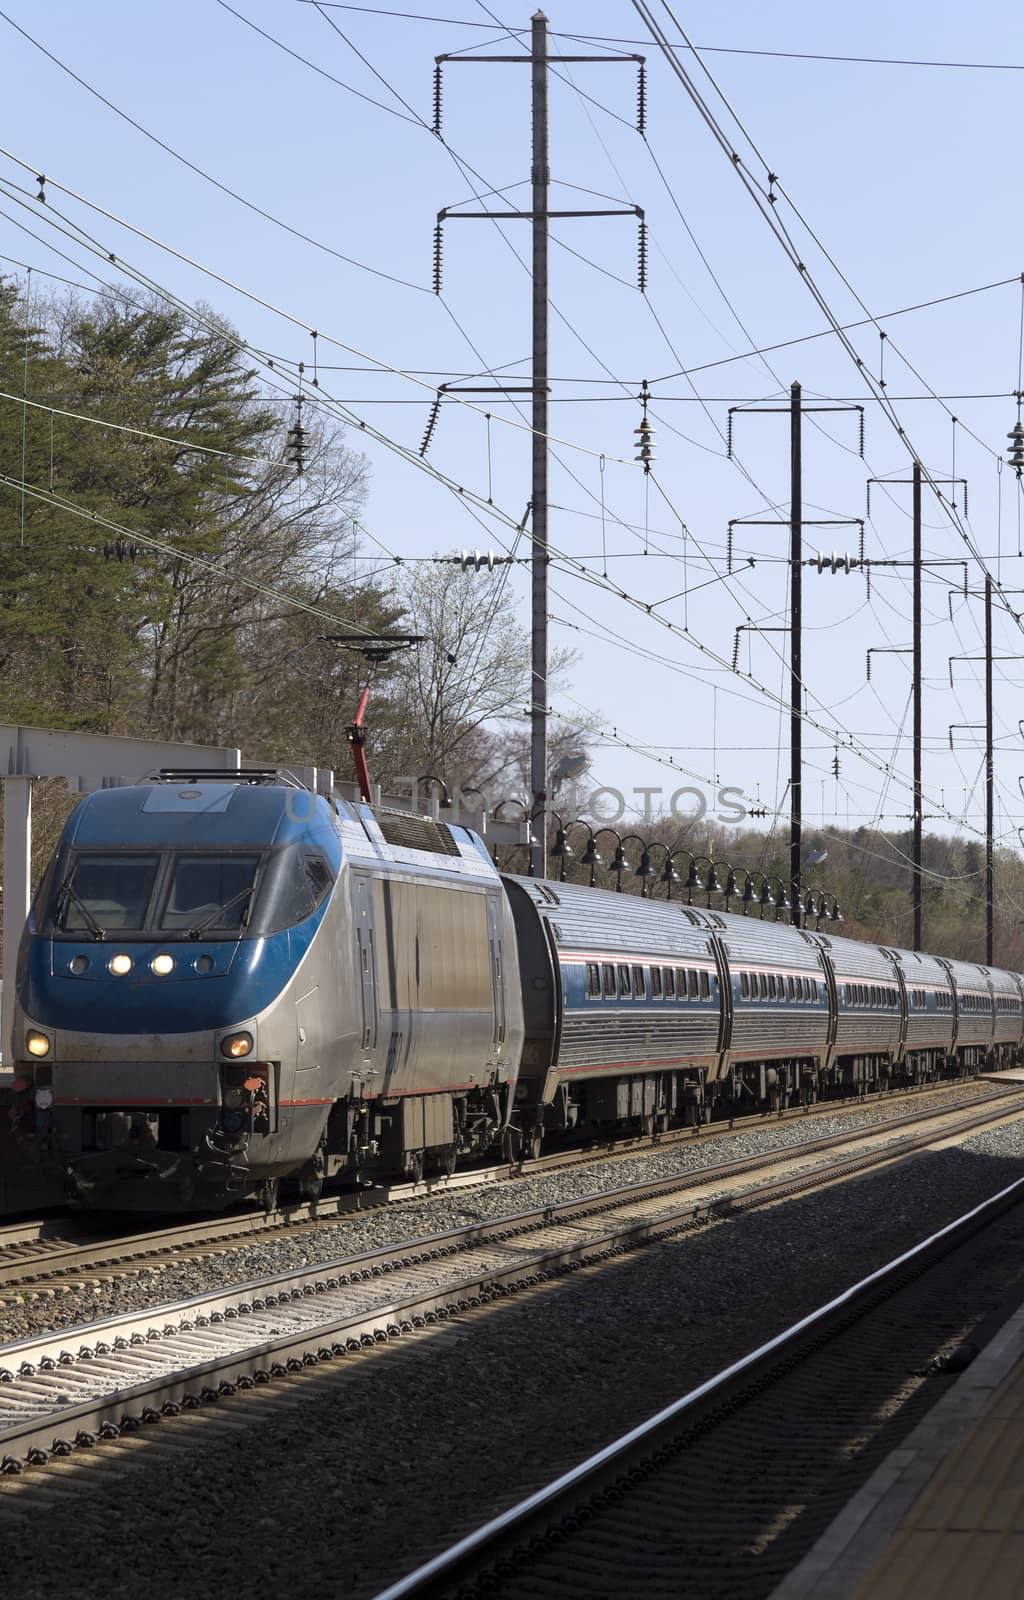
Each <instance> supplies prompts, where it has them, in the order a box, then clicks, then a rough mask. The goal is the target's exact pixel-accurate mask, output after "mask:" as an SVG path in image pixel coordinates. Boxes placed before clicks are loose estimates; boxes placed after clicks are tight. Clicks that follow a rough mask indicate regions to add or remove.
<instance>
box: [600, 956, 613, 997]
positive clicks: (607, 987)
mask: <svg viewBox="0 0 1024 1600" xmlns="http://www.w3.org/2000/svg"><path fill="white" fill-rule="evenodd" d="M601 972H602V975H603V978H604V992H605V995H606V996H608V997H610V998H612V999H614V997H615V968H614V967H613V966H612V963H611V962H610V961H606V962H605V963H604V965H603V967H602V968H601Z"/></svg>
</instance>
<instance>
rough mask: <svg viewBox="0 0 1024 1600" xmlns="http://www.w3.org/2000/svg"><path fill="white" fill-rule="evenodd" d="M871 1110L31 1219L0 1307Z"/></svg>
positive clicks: (13, 1252) (6, 1272)
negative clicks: (233, 1209) (358, 1219)
mask: <svg viewBox="0 0 1024 1600" xmlns="http://www.w3.org/2000/svg"><path fill="white" fill-rule="evenodd" d="M925 1092H932V1093H934V1092H936V1090H935V1086H934V1085H921V1086H918V1087H915V1088H914V1089H909V1090H900V1091H897V1092H895V1093H894V1094H893V1096H892V1099H893V1101H894V1102H895V1103H897V1104H901V1103H903V1101H904V1100H906V1099H913V1098H914V1097H915V1096H919V1095H920V1094H922V1093H925ZM1019 1092H1020V1091H1019V1090H1015V1089H1013V1088H1009V1089H999V1088H996V1087H992V1088H989V1089H988V1090H986V1091H983V1092H981V1093H979V1094H978V1095H977V1096H976V1097H975V1098H974V1099H971V1100H968V1101H962V1102H960V1105H959V1107H958V1108H957V1109H969V1108H971V1107H973V1106H976V1105H983V1104H988V1103H991V1102H992V1101H994V1100H996V1099H998V1098H1001V1097H1004V1096H1012V1095H1013V1094H1014V1093H1019ZM864 1105H865V1102H864V1101H863V1100H860V1099H854V1100H849V1101H843V1102H839V1103H835V1102H822V1103H820V1104H819V1105H817V1106H814V1107H808V1106H797V1107H792V1108H789V1109H787V1110H785V1111H782V1112H776V1113H772V1114H770V1115H766V1116H761V1115H758V1116H754V1117H746V1116H744V1117H742V1118H738V1119H736V1121H735V1122H728V1123H720V1124H712V1125H710V1126H706V1127H704V1128H698V1129H694V1128H679V1129H671V1130H670V1131H669V1132H667V1133H664V1134H660V1135H658V1136H657V1137H656V1138H655V1139H654V1140H652V1139H651V1138H650V1137H643V1138H641V1137H637V1136H631V1137H627V1138H624V1139H618V1140H615V1141H614V1142H610V1143H608V1144H592V1145H590V1146H588V1147H587V1148H585V1149H579V1148H577V1149H571V1150H563V1151H556V1152H554V1153H552V1154H551V1155H547V1156H541V1157H539V1158H538V1159H536V1160H534V1161H530V1162H526V1163H523V1164H522V1165H521V1166H515V1167H509V1166H508V1165H500V1166H493V1167H481V1168H475V1169H471V1170H470V1171H467V1172H461V1173H455V1174H453V1175H451V1176H450V1177H448V1176H441V1175H439V1176H438V1177H436V1178H428V1179H425V1180H421V1181H420V1182H419V1183H403V1184H393V1185H390V1186H387V1187H373V1188H368V1189H364V1190H360V1191H356V1192H354V1193H348V1194H342V1195H331V1196H327V1197H325V1198H323V1199H321V1200H318V1201H316V1202H314V1203H311V1204H303V1205H296V1206H290V1207H283V1208H279V1209H277V1210H275V1211H272V1212H269V1213H264V1212H262V1211H257V1210H255V1209H254V1210H250V1211H246V1212H243V1213H240V1214H237V1215H230V1216H223V1215H220V1216H217V1217H213V1218H204V1219H188V1220H186V1221H183V1222H181V1221H179V1222H177V1223H175V1224H174V1225H173V1226H171V1227H165V1226H159V1225H156V1226H151V1227H147V1228H146V1229H144V1230H143V1231H140V1232H138V1233H133V1234H127V1233H123V1232H120V1231H119V1232H116V1233H113V1234H97V1233H96V1232H95V1231H89V1229H88V1225H86V1227H85V1229H84V1230H79V1229H76V1228H75V1227H74V1224H73V1222H72V1221H71V1220H70V1219H69V1218H67V1217H44V1218H38V1219H26V1220H23V1221H20V1222H16V1223H12V1224H9V1225H8V1226H6V1227H0V1307H2V1306H3V1305H4V1304H7V1303H10V1301H11V1299H12V1298H14V1297H16V1296H18V1295H20V1294H22V1293H25V1292H30V1291H32V1290H34V1289H39V1288H42V1287H44V1286H46V1285H52V1284H59V1285H61V1286H67V1285H70V1284H73V1283H81V1282H85V1281H89V1282H91V1281H94V1280H95V1278H96V1275H97V1274H101V1275H104V1276H106V1277H116V1276H119V1275H125V1274H130V1273H133V1272H136V1271H145V1270H147V1269H149V1268H151V1267H153V1266H154V1265H155V1264H157V1263H158V1262H159V1261H161V1260H162V1259H163V1260H166V1259H169V1258H173V1259H175V1260H184V1259H189V1258H198V1257H202V1256H208V1255H215V1254H219V1253H221V1252H222V1251H223V1250H225V1249H230V1248H231V1247H232V1246H235V1245H239V1244H244V1243H245V1242H246V1241H247V1240H249V1239H255V1238H258V1237H266V1236H268V1235H272V1234H275V1233H281V1234H287V1235H288V1236H289V1237H291V1236H293V1235H295V1234H297V1233H301V1232H302V1231H308V1230H315V1229H316V1228H318V1227H319V1226H321V1225H322V1224H324V1223H330V1222H334V1221H337V1220H340V1219H342V1218H344V1217H345V1216H350V1215H355V1214H358V1215H362V1214H365V1213H366V1212H367V1211H370V1210H374V1209H376V1208H378V1207H383V1206H388V1205H394V1204H398V1203H401V1202H403V1201H408V1200H417V1199H422V1198H430V1197H433V1196H436V1195H441V1194H449V1193H453V1192H457V1191H459V1190H462V1189H472V1188H476V1187H478V1186H479V1185H481V1184H492V1183H500V1182H515V1181H516V1179H518V1178H521V1177H531V1178H532V1177H538V1176H541V1175H542V1174H544V1173H546V1172H557V1171H563V1170H571V1169H572V1168H574V1167H579V1166H586V1165H591V1164H592V1163H593V1162H595V1161H600V1160H614V1159H617V1158H622V1159H626V1158H628V1157H631V1156H634V1155H636V1154H637V1153H638V1151H640V1150H650V1149H653V1148H656V1149H671V1148H672V1147H673V1146H675V1145H680V1144H692V1143H693V1142H694V1139H695V1137H696V1136H697V1135H699V1137H700V1141H701V1143H708V1142H710V1143H717V1142H718V1141H719V1140H722V1139H727V1138H728V1137H729V1135H730V1134H732V1133H734V1132H737V1131H739V1132H743V1133H746V1132H756V1131H757V1130H758V1129H763V1128H766V1127H776V1126H778V1125H779V1123H780V1122H783V1121H792V1120H795V1119H797V1118H800V1119H804V1120H808V1121H811V1122H813V1119H814V1116H815V1114H817V1115H827V1116H835V1115H836V1114H838V1113H842V1112H847V1113H849V1114H851V1115H853V1114H856V1113H857V1112H858V1111H861V1110H863V1108H864ZM934 1114H935V1115H945V1114H947V1112H946V1108H942V1107H939V1108H936V1110H935V1112H934ZM908 1118H910V1119H914V1118H916V1113H914V1112H907V1113H904V1114H902V1115H901V1116H898V1117H895V1118H890V1119H886V1120H885V1122H882V1123H878V1124H875V1126H876V1127H878V1128H883V1127H886V1126H898V1125H900V1124H901V1123H902V1122H904V1121H905V1120H906V1119H908ZM839 1137H845V1136H843V1135H841V1136H839ZM816 1144H817V1141H814V1140H811V1141H808V1142H807V1144H806V1146H805V1148H807V1149H808V1150H812V1149H814V1148H815V1147H816ZM791 1148H795V1147H791Z"/></svg>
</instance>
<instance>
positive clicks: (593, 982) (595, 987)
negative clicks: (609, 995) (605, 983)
mask: <svg viewBox="0 0 1024 1600" xmlns="http://www.w3.org/2000/svg"><path fill="white" fill-rule="evenodd" d="M587 993H588V994H589V995H599V994H600V993H601V968H600V967H599V966H598V964H597V962H596V961H588V962H587Z"/></svg>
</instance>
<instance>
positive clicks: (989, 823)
mask: <svg viewBox="0 0 1024 1600" xmlns="http://www.w3.org/2000/svg"><path fill="white" fill-rule="evenodd" d="M964 593H965V594H968V593H969V594H972V595H979V594H983V595H984V597H985V654H984V656H950V658H949V686H950V688H952V687H953V663H954V661H984V663H985V963H986V965H987V966H991V965H992V963H993V961H994V959H995V942H996V941H995V933H996V923H995V908H996V907H995V861H994V853H995V821H996V793H995V791H996V781H995V703H994V699H993V694H992V663H993V661H1024V656H994V655H993V653H992V575H991V573H988V572H986V574H985V587H984V589H983V590H978V589H971V590H967V589H965V590H964ZM1019 593H1021V591H1020V590H1019V589H1001V590H1000V596H1001V597H1005V596H1006V595H1008V594H1019ZM978 726H979V724H978V723H976V722H954V723H951V724H950V729H949V748H950V749H951V750H952V749H953V732H954V730H955V729H956V728H977V727H978Z"/></svg>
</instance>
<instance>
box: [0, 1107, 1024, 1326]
mask: <svg viewBox="0 0 1024 1600" xmlns="http://www.w3.org/2000/svg"><path fill="white" fill-rule="evenodd" d="M980 1087H982V1086H979V1084H978V1083H977V1082H976V1081H974V1082H972V1081H966V1082H964V1083H963V1084H960V1085H954V1086H952V1087H951V1088H946V1089H943V1090H941V1091H937V1092H935V1093H928V1094H918V1095H916V1096H914V1097H913V1098H911V1099H910V1100H887V1099H880V1100H875V1101H871V1102H868V1103H866V1104H865V1105H864V1106H863V1107H861V1108H858V1109H856V1110H851V1109H849V1108H847V1109H846V1110H842V1111H841V1110H838V1109H837V1110H836V1111H835V1112H832V1113H829V1112H827V1111H826V1112H821V1111H820V1109H817V1108H816V1110H815V1112H814V1114H813V1115H809V1116H807V1117H797V1118H793V1119H792V1120H790V1121H785V1122H779V1123H777V1124H775V1125H768V1126H762V1127H759V1128H752V1129H750V1130H749V1131H743V1129H742V1124H740V1125H739V1126H738V1127H737V1129H736V1131H735V1132H734V1133H732V1134H731V1135H730V1136H729V1137H728V1138H726V1139H718V1138H715V1139H706V1138H705V1139H703V1140H702V1139H701V1138H700V1136H699V1135H698V1136H696V1137H695V1138H694V1140H693V1142H692V1143H683V1144H676V1145H672V1146H670V1147H668V1148H665V1149H659V1148H658V1147H656V1146H655V1147H652V1148H649V1149H645V1150H638V1151H637V1152H635V1153H634V1154H631V1155H629V1156H619V1157H616V1158H615V1159H612V1160H609V1159H607V1158H599V1157H595V1159H594V1161H593V1162H587V1163H586V1164H584V1165H581V1166H578V1167H570V1168H566V1169H563V1170H561V1171H556V1172H549V1173H546V1174H541V1175H538V1176H537V1177H533V1178H531V1177H525V1178H521V1179H517V1180H514V1181H513V1182H510V1183H488V1184H481V1185H480V1186H479V1188H473V1189H469V1190H466V1189H463V1190H456V1191H454V1192H453V1193H452V1194H440V1195H437V1196H433V1197H425V1198H420V1199H412V1200H405V1201H399V1202H397V1203H396V1204H394V1205H390V1206H386V1207H377V1208H375V1209H372V1210H369V1211H367V1212H365V1213H358V1212H356V1213H349V1214H348V1215H346V1216H345V1217H343V1218H340V1219H339V1220H338V1221H336V1222H334V1221H332V1222H325V1223H323V1224H322V1225H321V1226H320V1227H318V1228H317V1229H315V1230H313V1229H305V1230H303V1231H301V1232H298V1231H297V1232H296V1233H294V1234H292V1235H289V1233H288V1232H287V1231H282V1232H280V1233H274V1234H267V1235H264V1236H257V1237H256V1238H255V1239H249V1240H246V1242H245V1243H238V1244H232V1243H230V1242H229V1243H227V1244H225V1245H224V1246H223V1249H222V1251H220V1252H219V1253H218V1254H217V1255H211V1256H200V1257H196V1258H193V1259H185V1260H175V1259H174V1257H173V1256H168V1257H167V1258H165V1259H162V1260H161V1259H156V1260H154V1261H152V1262H147V1261H140V1262H139V1263H137V1264H134V1265H133V1268H132V1273H131V1275H126V1274H124V1273H117V1274H116V1275H113V1274H111V1275H109V1276H108V1275H107V1273H105V1272H104V1270H103V1269H97V1273H96V1276H95V1278H94V1279H93V1278H89V1279H88V1280H87V1281H84V1282H83V1281H73V1282H71V1283H67V1284H62V1283H61V1282H60V1280H59V1279H53V1280H51V1281H50V1282H49V1283H47V1284H45V1285H43V1286H41V1287H39V1288H27V1289H26V1290H24V1291H23V1292H17V1291H15V1292H13V1293H12V1297H11V1299H9V1300H7V1303H6V1304H4V1303H2V1301H3V1300H4V1299H5V1298H6V1297H5V1296H4V1294H3V1270H2V1264H0V1344H8V1343H11V1342H12V1341H14V1340H17V1339H26V1338H30V1337H32V1335H34V1334H37V1333H46V1332H49V1331H51V1330H56V1329H58V1328H71V1327H76V1326H78V1325H79V1324H80V1323H84V1322H95V1321H98V1320H100V1319H102V1318H104V1317H112V1316H117V1315H120V1314H122V1313H124V1312H126V1311H135V1310H139V1311H141V1310H146V1309H148V1308H150V1307H152V1306H158V1305H163V1304H165V1303H167V1302H168V1301H172V1300H182V1299H187V1298H188V1297H190V1296H192V1295H197V1294H204V1293H206V1292H207V1291H209V1290H213V1289H220V1288H224V1287H228V1286H231V1285H236V1284H241V1283H246V1282H249V1281H250V1280H252V1279H259V1278H265V1277H270V1276H272V1275H273V1274H274V1273H278V1272H288V1271H291V1270H293V1269H295V1268H298V1267H307V1266H317V1265H320V1264H322V1263H326V1262H331V1261H335V1260H337V1259H339V1258H341V1257H345V1256H351V1255H357V1254H360V1253H361V1252H363V1251H367V1250H376V1249H380V1248H382V1247H384V1246H386V1245H395V1244H405V1243H406V1242H411V1241H413V1240H416V1239H421V1238H424V1237H426V1236H427V1235H429V1234H434V1233H442V1232H444V1231H446V1230H447V1229H450V1228H460V1227H464V1226H466V1225H467V1224H469V1223H473V1222H489V1221H492V1220H494V1219H496V1218H501V1217H506V1216H509V1215H511V1214H513V1213H515V1212H519V1211H529V1210H532V1209H533V1208H535V1207H538V1206H546V1205H554V1204H558V1203H560V1202H563V1201H569V1200H583V1199H585V1198H587V1197H588V1196H590V1195H594V1194H601V1193H605V1192H607V1191H608V1190H610V1189H618V1188H621V1187H624V1186H625V1185H627V1184H630V1183H642V1182H652V1181H655V1180H657V1179H658V1178H670V1177H674V1176H676V1175H678V1174H681V1173H694V1172H700V1171H703V1170H704V1169H705V1168H707V1167H713V1166H717V1165H719V1164H720V1163H722V1162H726V1161H732V1160H742V1159H745V1158H748V1157H756V1156H763V1155H765V1154H766V1153H767V1152H769V1151H774V1150H783V1149H789V1148H790V1147H792V1146H793V1145H797V1144H801V1143H803V1142H804V1141H806V1140H808V1139H819V1138H827V1137H829V1136H830V1135H832V1134H837V1133H849V1132H851V1131H854V1130H856V1129H858V1128H864V1129H870V1128H872V1127H874V1126H876V1125H877V1124H878V1123H879V1122H883V1121H887V1120H890V1119H892V1118H894V1117H896V1116H898V1115H900V1114H904V1113H906V1114H910V1113H920V1112H921V1111H923V1110H926V1109H928V1108H929V1107H935V1108H942V1109H946V1108H948V1109H950V1110H954V1109H955V1108H956V1107H957V1105H959V1104H960V1103H961V1101H963V1100H965V1099H975V1098H977V1097H978V1094H979V1088H980ZM988 1087H990V1088H991V1092H992V1095H993V1097H995V1096H997V1095H998V1093H999V1092H1000V1090H1001V1089H1002V1087H1003V1086H1001V1085H998V1084H991V1085H990V1086H988ZM815 1159H820V1158H815ZM76 1278H77V1279H81V1278H82V1274H80V1273H79V1274H76Z"/></svg>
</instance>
